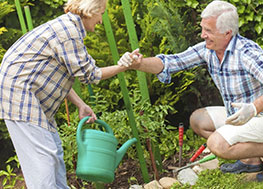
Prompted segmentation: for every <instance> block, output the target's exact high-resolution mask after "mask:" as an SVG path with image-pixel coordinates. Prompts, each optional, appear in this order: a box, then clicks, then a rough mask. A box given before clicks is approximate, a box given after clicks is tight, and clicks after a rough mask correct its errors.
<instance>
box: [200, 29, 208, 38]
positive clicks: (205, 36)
mask: <svg viewBox="0 0 263 189" xmlns="http://www.w3.org/2000/svg"><path fill="white" fill-rule="evenodd" d="M201 38H203V39H205V38H207V34H206V32H204V31H203V30H202V32H201Z"/></svg>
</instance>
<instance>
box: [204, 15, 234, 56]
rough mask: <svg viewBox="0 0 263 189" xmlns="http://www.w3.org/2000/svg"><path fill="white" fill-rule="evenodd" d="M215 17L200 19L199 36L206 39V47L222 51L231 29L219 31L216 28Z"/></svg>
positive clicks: (228, 39) (229, 37) (226, 43)
mask: <svg viewBox="0 0 263 189" xmlns="http://www.w3.org/2000/svg"><path fill="white" fill-rule="evenodd" d="M216 19H217V18H213V17H212V18H203V19H202V21H201V27H202V33H201V37H202V38H203V39H204V40H205V41H206V48H208V49H212V50H215V51H222V50H223V51H224V50H225V49H226V47H227V45H228V43H229V41H230V39H231V34H232V31H228V32H225V33H219V31H218V29H217V28H216Z"/></svg>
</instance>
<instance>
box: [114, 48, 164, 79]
mask: <svg viewBox="0 0 263 189" xmlns="http://www.w3.org/2000/svg"><path fill="white" fill-rule="evenodd" d="M118 65H120V66H121V67H126V68H128V69H134V70H139V71H142V72H148V73H152V74H158V73H160V72H161V71H162V70H163V68H164V66H163V63H162V61H161V59H159V58H157V57H149V58H143V55H142V54H140V53H139V49H135V50H134V51H133V52H132V53H129V52H126V53H125V54H124V55H123V56H122V57H121V58H120V60H119V61H118Z"/></svg>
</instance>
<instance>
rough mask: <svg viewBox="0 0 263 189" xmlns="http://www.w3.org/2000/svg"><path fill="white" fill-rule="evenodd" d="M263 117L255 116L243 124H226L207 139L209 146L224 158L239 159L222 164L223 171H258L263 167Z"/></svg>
mask: <svg viewBox="0 0 263 189" xmlns="http://www.w3.org/2000/svg"><path fill="white" fill-rule="evenodd" d="M262 125H263V118H253V119H252V120H250V121H249V122H248V123H246V124H245V125H242V126H232V125H225V126H224V127H221V128H220V129H218V130H217V131H216V132H214V133H213V134H212V135H210V137H209V138H208V140H207V145H208V148H209V149H210V150H211V151H212V152H213V153H214V154H216V155H217V156H219V157H222V158H224V159H237V160H240V161H237V162H236V163H234V164H224V165H222V166H221V170H222V171H223V172H233V173H241V172H256V171H260V170H262V169H263V165H262V162H261V160H260V158H259V157H262V156H263V133H262V132H263V129H262Z"/></svg>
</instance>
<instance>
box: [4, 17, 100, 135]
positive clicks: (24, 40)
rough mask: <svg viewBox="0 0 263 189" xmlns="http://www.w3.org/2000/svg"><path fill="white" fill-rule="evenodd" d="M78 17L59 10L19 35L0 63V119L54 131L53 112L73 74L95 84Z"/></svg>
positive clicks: (95, 70) (96, 70)
mask: <svg viewBox="0 0 263 189" xmlns="http://www.w3.org/2000/svg"><path fill="white" fill-rule="evenodd" d="M85 36H86V31H85V29H84V25H83V23H82V21H81V19H80V17H79V16H77V15H74V14H72V13H67V14H64V15H62V16H60V17H58V18H56V19H54V20H52V21H49V22H47V23H45V24H43V25H41V26H39V27H37V28H35V29H34V30H32V31H31V32H29V33H27V34H26V35H24V36H22V37H21V38H20V39H19V40H18V41H17V42H16V43H14V44H13V45H12V47H10V49H9V50H8V51H7V52H6V54H5V56H4V58H3V61H2V63H1V67H0V118H2V119H10V120H20V121H27V122H31V123H33V124H35V125H38V126H41V127H43V128H46V129H48V130H50V131H52V132H54V131H56V122H55V120H54V115H55V113H56V112H57V110H58V108H59V106H60V104H61V103H62V102H63V100H64V98H65V97H66V96H67V94H68V92H69V91H70V89H71V87H72V85H73V83H74V79H75V77H78V78H79V80H80V81H81V82H84V83H98V82H99V80H100V79H101V70H100V69H99V68H98V67H96V65H95V60H94V59H93V58H92V57H91V56H90V55H89V54H88V53H87V49H86V47H85V45H84V42H83V39H84V37H85Z"/></svg>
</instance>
